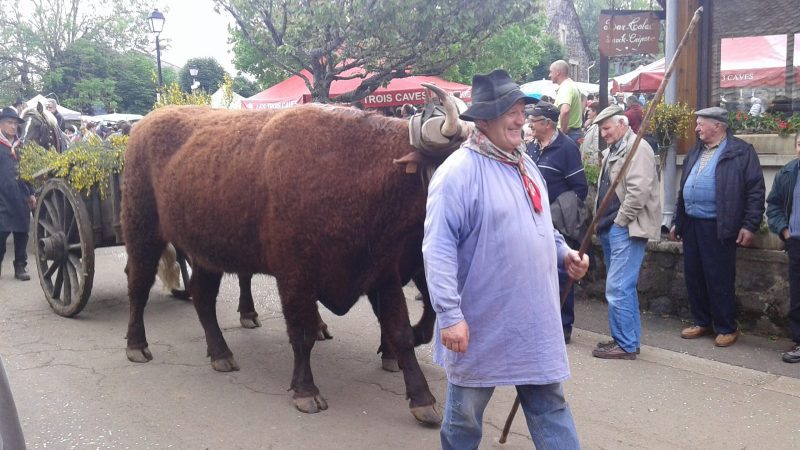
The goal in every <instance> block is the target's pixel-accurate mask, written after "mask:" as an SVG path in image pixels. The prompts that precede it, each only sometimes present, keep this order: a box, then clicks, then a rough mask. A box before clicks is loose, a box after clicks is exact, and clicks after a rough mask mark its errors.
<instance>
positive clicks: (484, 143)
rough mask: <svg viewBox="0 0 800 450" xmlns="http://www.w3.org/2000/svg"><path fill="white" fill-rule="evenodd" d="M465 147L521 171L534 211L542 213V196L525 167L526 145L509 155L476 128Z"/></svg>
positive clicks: (523, 184)
mask: <svg viewBox="0 0 800 450" xmlns="http://www.w3.org/2000/svg"><path fill="white" fill-rule="evenodd" d="M464 146H465V147H467V148H469V149H470V150H472V151H474V152H476V153H479V154H481V155H483V156H485V157H487V158H490V159H494V160H495V161H499V162H501V163H503V164H508V165H509V166H513V167H515V168H516V169H517V171H519V174H520V178H522V186H523V187H524V188H525V192H526V193H527V194H528V198H529V199H530V200H531V204H533V210H534V211H535V212H537V213H540V212H542V195H541V193H539V187H538V186H536V183H535V182H534V181H533V178H531V176H530V175H528V169H527V168H526V167H525V158H524V157H523V156H522V152H523V150H524V148H525V147H524V144H520V147H518V148H516V149H515V150H514V152H513V153H507V152H504V151H503V150H500V149H499V148H497V147H496V146H495V145H494V144H493V143H492V141H490V140H489V138H487V137H486V135H485V134H483V133H481V132H480V130H478V129H477V128H476V129H475V130H473V131H472V133H471V134H470V135H469V137H468V138H467V140H466V142H465V143H464Z"/></svg>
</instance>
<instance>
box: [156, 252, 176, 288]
mask: <svg viewBox="0 0 800 450" xmlns="http://www.w3.org/2000/svg"><path fill="white" fill-rule="evenodd" d="M177 256H178V255H177V253H176V251H175V247H174V246H173V245H172V244H169V243H168V244H167V246H166V247H165V248H164V251H163V252H161V259H159V260H158V279H159V280H161V283H162V284H163V286H164V290H165V291H166V292H172V291H174V290H179V289H180V287H181V285H180V277H181V268H180V266H179V265H178V258H177Z"/></svg>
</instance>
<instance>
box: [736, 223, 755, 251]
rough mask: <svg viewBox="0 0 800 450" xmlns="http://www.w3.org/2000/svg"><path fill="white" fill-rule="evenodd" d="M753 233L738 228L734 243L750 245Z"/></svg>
mask: <svg viewBox="0 0 800 450" xmlns="http://www.w3.org/2000/svg"><path fill="white" fill-rule="evenodd" d="M755 236H756V235H755V234H753V232H752V231H750V230H745V229H744V228H742V229H741V230H739V236H737V237H736V243H737V244H739V245H741V246H742V247H750V246H751V245H753V239H754V238H755Z"/></svg>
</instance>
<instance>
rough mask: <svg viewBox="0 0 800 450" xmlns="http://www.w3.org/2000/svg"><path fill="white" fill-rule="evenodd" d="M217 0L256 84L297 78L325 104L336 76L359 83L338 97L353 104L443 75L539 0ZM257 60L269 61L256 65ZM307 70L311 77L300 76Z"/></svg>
mask: <svg viewBox="0 0 800 450" xmlns="http://www.w3.org/2000/svg"><path fill="white" fill-rule="evenodd" d="M215 2H216V4H217V6H218V8H221V9H224V10H226V11H228V12H229V13H230V14H231V15H232V16H233V18H234V20H235V21H236V27H237V30H238V31H237V32H235V33H234V42H235V44H237V46H236V47H234V51H235V52H239V51H242V50H245V51H246V52H248V54H243V55H239V53H237V60H238V62H239V63H240V64H241V63H244V64H245V66H248V67H247V70H248V71H249V72H251V73H255V74H256V75H257V76H259V79H260V80H261V81H264V79H265V78H267V77H268V76H274V75H275V74H276V73H280V78H281V79H282V78H284V77H285V76H287V75H292V74H296V75H300V76H301V77H303V78H304V79H305V81H306V84H307V86H308V88H309V90H310V91H311V95H312V98H313V99H314V100H315V101H322V102H328V101H330V99H329V95H328V94H329V92H330V85H331V83H332V82H333V81H335V80H340V79H347V78H360V79H361V80H362V82H361V85H360V86H359V87H358V88H357V89H355V90H354V91H352V92H349V93H346V94H344V95H342V96H339V97H337V99H336V101H341V102H353V101H356V100H359V99H362V98H364V97H365V96H366V95H368V94H369V93H371V92H372V91H374V90H375V89H377V88H378V87H380V86H382V85H385V84H387V83H388V82H389V81H391V80H392V79H393V78H399V77H405V76H410V75H417V74H437V75H438V74H441V73H443V72H444V71H445V70H446V69H448V68H449V67H450V66H452V65H453V64H455V63H456V62H459V61H465V60H470V59H472V58H474V57H475V55H476V54H478V53H479V52H480V51H481V50H482V48H483V46H484V45H485V44H486V43H487V41H488V40H489V39H490V38H491V37H492V36H493V35H494V34H495V33H496V32H497V31H498V30H503V29H505V28H506V27H508V26H509V25H511V24H514V23H518V22H519V18H520V17H530V16H532V15H533V14H534V12H535V7H536V4H537V2H536V1H535V0H494V1H487V2H465V1H463V0H440V1H437V2H431V1H430V0H384V1H375V0H331V1H320V2H309V1H302V2H288V1H285V0H266V1H256V0H215ZM243 42H244V43H246V46H243V44H242V43H243ZM250 53H252V54H250ZM258 58H261V59H264V60H267V61H269V62H270V63H271V65H270V66H267V65H266V64H261V65H259V64H258V63H257V59H258ZM237 67H240V68H241V67H242V66H237ZM357 68H361V69H363V70H360V71H359V70H356V71H355V72H356V73H353V72H354V71H353V70H351V69H357ZM258 69H262V70H258ZM304 69H305V70H308V72H309V73H310V74H311V76H306V75H304V74H303V73H301V72H302V71H303V70H304ZM348 71H349V72H348ZM281 72H282V73H281Z"/></svg>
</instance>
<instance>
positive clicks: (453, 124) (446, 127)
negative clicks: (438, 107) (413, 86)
mask: <svg viewBox="0 0 800 450" xmlns="http://www.w3.org/2000/svg"><path fill="white" fill-rule="evenodd" d="M422 85H423V86H425V87H426V88H428V89H430V90H431V91H433V93H434V94H436V96H437V97H439V100H441V101H442V107H443V108H444V111H445V119H444V123H443V124H442V128H441V132H442V135H444V136H445V137H447V138H451V137H453V136H455V135H456V134H460V133H461V128H462V127H461V124H460V123H459V120H458V115H459V114H460V113H459V111H458V105H457V104H456V101H455V98H454V97H453V96H452V95H450V94H448V93H447V92H445V91H444V90H442V88H440V87H439V86H436V85H435V84H430V83H422Z"/></svg>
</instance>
